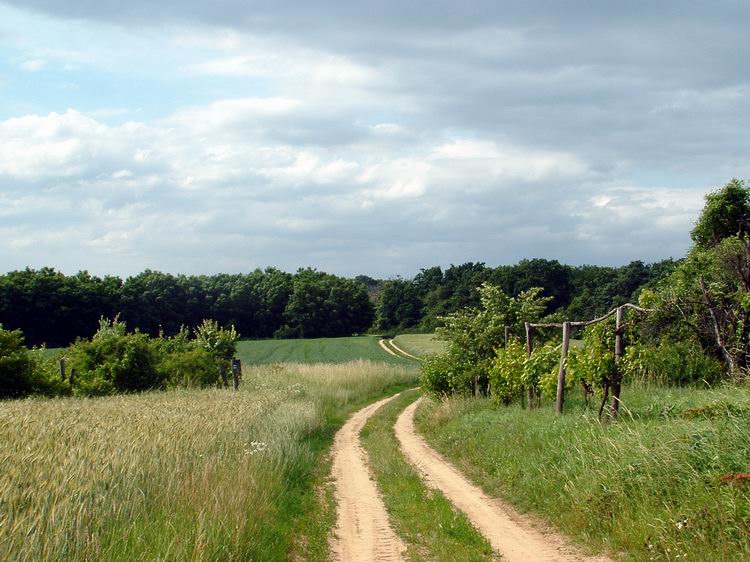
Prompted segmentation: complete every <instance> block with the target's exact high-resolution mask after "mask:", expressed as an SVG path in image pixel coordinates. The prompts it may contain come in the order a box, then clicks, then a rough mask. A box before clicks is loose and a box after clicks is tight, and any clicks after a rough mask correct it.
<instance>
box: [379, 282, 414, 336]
mask: <svg viewBox="0 0 750 562" xmlns="http://www.w3.org/2000/svg"><path fill="white" fill-rule="evenodd" d="M422 306H423V304H422V300H421V299H420V298H419V293H418V290H417V287H416V285H415V284H414V283H411V282H409V281H405V280H404V279H392V280H390V281H386V282H385V283H384V284H383V286H382V289H381V291H380V297H379V302H378V306H377V319H376V323H377V329H378V330H381V331H383V330H385V331H395V332H401V331H403V330H405V329H408V328H411V327H414V326H416V325H417V324H419V321H420V320H421V319H422Z"/></svg>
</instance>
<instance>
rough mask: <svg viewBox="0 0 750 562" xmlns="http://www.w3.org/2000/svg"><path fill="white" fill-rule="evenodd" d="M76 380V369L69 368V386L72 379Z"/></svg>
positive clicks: (71, 384) (71, 383)
mask: <svg viewBox="0 0 750 562" xmlns="http://www.w3.org/2000/svg"><path fill="white" fill-rule="evenodd" d="M74 380H76V370H75V369H71V370H70V386H73V381H74Z"/></svg>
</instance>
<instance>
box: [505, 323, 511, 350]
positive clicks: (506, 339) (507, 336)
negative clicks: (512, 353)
mask: <svg viewBox="0 0 750 562" xmlns="http://www.w3.org/2000/svg"><path fill="white" fill-rule="evenodd" d="M509 337H510V327H509V326H505V347H508V338H509Z"/></svg>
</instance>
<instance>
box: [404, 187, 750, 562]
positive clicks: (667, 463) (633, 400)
mask: <svg viewBox="0 0 750 562" xmlns="http://www.w3.org/2000/svg"><path fill="white" fill-rule="evenodd" d="M748 217H750V188H749V187H748V186H747V185H746V184H745V183H744V182H741V181H738V180H732V181H731V182H729V183H728V184H727V185H726V186H724V187H723V188H722V189H720V190H717V191H716V192H714V193H711V194H709V195H708V196H707V197H706V205H705V207H704V209H703V212H702V213H701V216H700V217H699V219H698V221H697V222H696V226H695V228H694V229H693V231H692V233H691V235H692V238H693V242H694V245H693V247H692V248H691V250H690V252H689V253H688V255H687V257H686V258H685V259H684V260H682V261H681V262H680V263H679V264H677V265H676V267H675V268H674V269H673V271H672V272H671V273H670V274H669V275H668V276H666V277H664V278H663V279H662V280H661V281H659V282H657V283H654V284H653V285H652V286H650V287H643V288H642V290H640V291H639V293H638V294H636V295H634V297H636V298H637V303H638V304H639V305H640V307H637V306H633V307H631V308H630V309H628V311H626V313H625V314H623V315H622V316H621V322H620V324H617V323H616V321H615V316H614V314H612V315H611V316H608V317H605V318H603V319H600V320H597V322H596V323H593V324H590V325H588V326H587V327H585V329H583V330H582V333H580V336H579V337H580V342H579V343H578V344H577V345H574V346H572V349H571V350H570V352H569V353H568V354H567V355H565V354H564V352H563V351H561V344H560V332H559V330H558V328H557V326H560V321H562V320H567V319H570V317H566V316H562V315H561V314H560V313H559V311H558V312H554V313H551V314H550V313H549V305H550V304H551V303H552V299H553V297H552V296H550V295H546V294H545V293H544V291H543V290H542V289H541V288H531V289H529V290H528V291H523V292H521V293H519V294H517V295H515V296H510V295H508V294H507V293H505V292H504V291H503V289H502V288H501V287H499V286H497V285H493V284H490V283H484V284H483V285H482V286H481V287H480V289H479V299H480V302H479V305H478V306H476V307H469V308H465V309H463V310H461V311H458V312H454V313H451V314H448V315H446V316H445V317H443V318H442V322H443V326H442V327H440V328H438V329H437V337H438V338H439V339H442V340H444V341H445V344H446V349H445V351H444V352H443V353H441V354H439V355H436V356H432V357H429V358H428V359H427V360H426V361H425V362H424V363H423V366H422V388H423V389H425V390H427V391H428V392H429V393H430V394H432V396H433V397H434V398H437V399H439V400H442V402H435V401H433V402H432V403H428V405H427V406H425V407H424V408H423V409H422V410H421V412H420V418H419V419H420V426H421V428H422V430H423V431H424V432H425V433H426V434H427V436H428V437H429V438H430V439H431V440H432V442H433V443H434V444H435V446H436V447H437V448H438V449H439V450H441V451H443V452H444V453H445V454H446V455H447V456H448V457H449V458H452V459H453V460H454V461H455V462H456V463H458V464H459V466H461V467H462V468H463V469H465V470H466V471H467V472H468V473H469V474H471V475H472V477H473V478H475V479H476V480H477V482H480V483H481V484H482V485H484V486H485V487H486V489H487V490H488V491H489V492H491V493H495V494H498V495H500V496H502V497H504V498H507V499H510V500H511V501H513V502H515V503H516V504H517V505H519V506H520V507H522V508H523V509H527V510H530V511H534V512H536V513H539V514H541V515H542V516H543V517H545V518H546V519H548V520H549V521H550V522H554V523H555V524H557V525H559V526H560V527H561V528H562V529H563V530H564V531H566V532H568V533H570V534H572V535H574V536H577V537H578V538H579V539H580V540H581V541H583V542H586V543H588V544H589V545H593V547H595V548H611V549H612V550H613V551H614V552H621V553H622V557H624V558H635V559H643V560H657V559H659V560H661V559H664V560H680V559H690V560H736V559H750V542H749V541H748V539H747V537H748V536H750V533H749V531H750V528H749V527H748V521H750V517H749V515H750V430H748V427H750V426H749V425H748V421H750V393H749V391H748V384H749V383H750V373H749V364H748V360H749V359H748V357H750V356H749V353H750V330H748V329H747V326H748V325H750V306H748V303H750V259H748V256H750V225H749V224H748ZM619 314H620V313H618V315H619ZM574 319H575V320H584V321H585V320H589V319H590V318H585V317H584V318H574ZM527 323H531V326H534V325H537V326H538V327H535V328H533V338H532V339H531V340H528V339H527V333H530V332H527V331H526V329H527V327H529V325H528V324H527ZM542 326H549V327H548V328H544V327H542ZM529 341H531V343H532V347H533V349H531V350H529V349H528V347H527V344H528V343H529ZM561 357H563V358H561ZM563 369H564V370H563ZM560 372H564V373H565V375H566V376H565V379H564V385H562V384H561V382H562V381H563V379H562V378H559V376H558V375H559V373H560ZM621 385H624V390H623V391H622V393H620V387H621ZM615 389H617V391H616V392H615ZM610 392H612V394H611V396H610ZM565 396H567V398H568V399H567V401H566V402H565V404H566V406H565V414H564V415H562V416H560V414H562V400H561V397H565ZM571 397H573V400H572V401H571ZM556 398H557V399H558V404H559V405H560V408H559V410H558V411H553V409H552V408H551V404H552V401H554V400H555V399H556ZM555 414H557V415H555ZM618 421H619V423H615V422H618Z"/></svg>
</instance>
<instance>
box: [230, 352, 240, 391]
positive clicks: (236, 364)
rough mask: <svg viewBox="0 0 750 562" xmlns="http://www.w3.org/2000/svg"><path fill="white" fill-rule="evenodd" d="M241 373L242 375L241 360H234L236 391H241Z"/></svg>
mask: <svg viewBox="0 0 750 562" xmlns="http://www.w3.org/2000/svg"><path fill="white" fill-rule="evenodd" d="M240 373H242V364H241V363H240V360H239V359H232V381H233V382H234V389H235V390H239V388H240Z"/></svg>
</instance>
